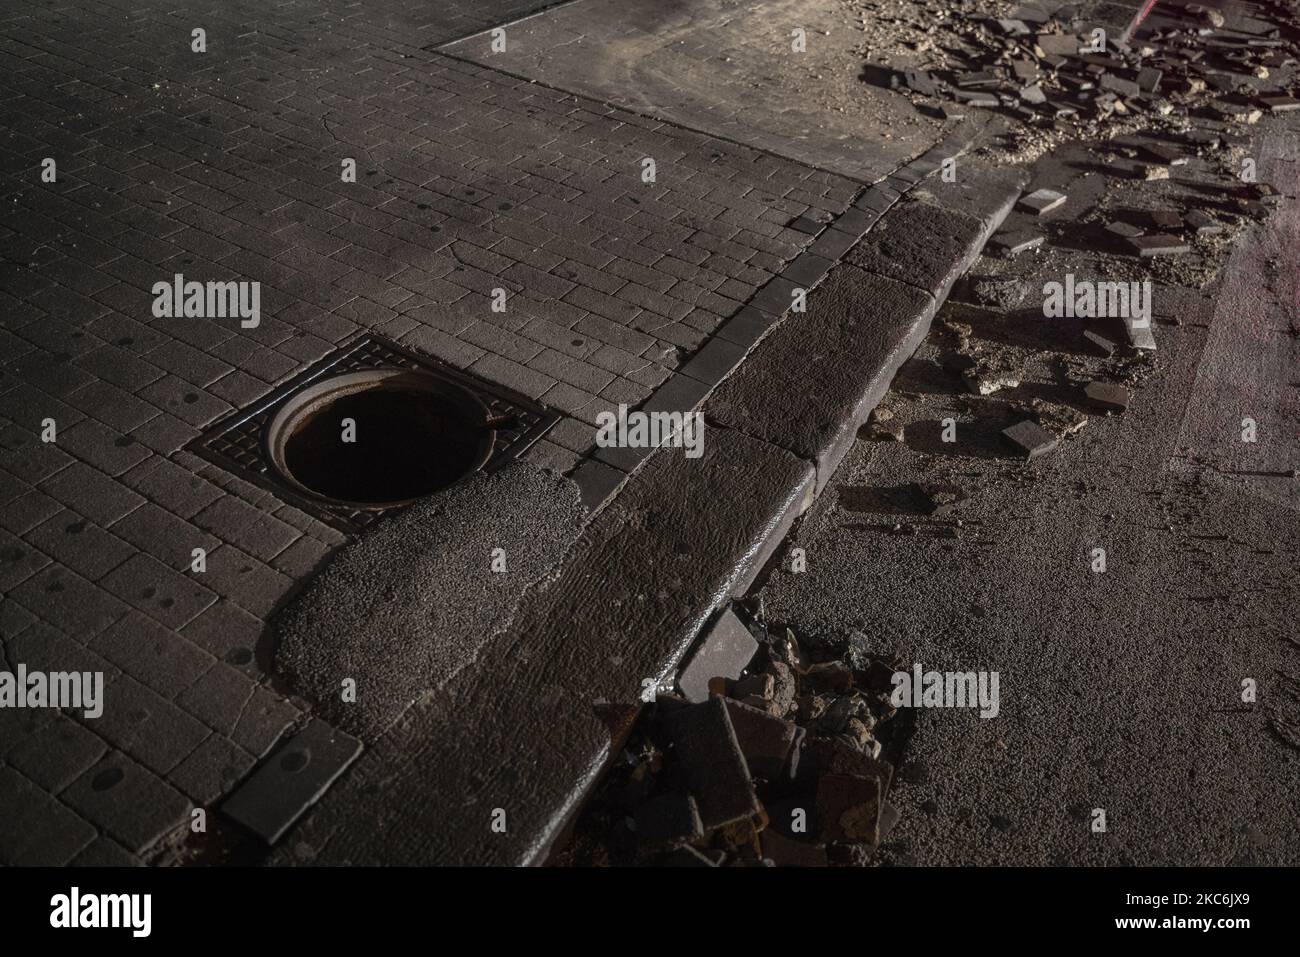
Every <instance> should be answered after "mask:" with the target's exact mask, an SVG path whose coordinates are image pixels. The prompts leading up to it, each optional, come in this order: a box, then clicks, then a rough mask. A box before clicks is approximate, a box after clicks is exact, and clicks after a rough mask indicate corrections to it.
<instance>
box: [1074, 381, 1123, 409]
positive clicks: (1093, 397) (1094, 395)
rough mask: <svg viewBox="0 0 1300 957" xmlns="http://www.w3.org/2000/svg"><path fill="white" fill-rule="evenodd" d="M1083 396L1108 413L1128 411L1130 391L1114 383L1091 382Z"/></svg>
mask: <svg viewBox="0 0 1300 957" xmlns="http://www.w3.org/2000/svg"><path fill="white" fill-rule="evenodd" d="M1083 394H1084V395H1085V396H1087V399H1088V401H1089V402H1090V403H1092V404H1093V405H1094V406H1096V407H1097V408H1098V409H1102V410H1104V411H1106V412H1124V411H1126V410H1127V409H1128V404H1129V398H1130V396H1129V391H1128V389H1126V388H1124V387H1123V386H1122V385H1116V384H1115V383H1113V382H1089V383H1088V385H1087V387H1085V388H1084V390H1083Z"/></svg>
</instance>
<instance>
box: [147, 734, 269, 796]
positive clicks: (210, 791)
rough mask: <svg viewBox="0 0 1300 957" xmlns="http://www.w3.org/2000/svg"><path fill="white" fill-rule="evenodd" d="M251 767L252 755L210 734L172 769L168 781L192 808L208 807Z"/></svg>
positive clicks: (218, 736)
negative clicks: (205, 805)
mask: <svg viewBox="0 0 1300 957" xmlns="http://www.w3.org/2000/svg"><path fill="white" fill-rule="evenodd" d="M252 766H253V756H252V755H251V754H249V753H248V752H247V751H245V750H243V749H242V748H240V747H239V746H237V745H236V744H234V743H233V742H231V741H229V740H227V739H226V738H223V737H222V736H221V735H218V734H213V735H209V736H208V738H207V740H205V741H204V742H203V743H202V744H200V745H199V746H198V747H197V748H195V749H194V753H193V754H191V755H190V756H189V757H188V758H186V759H185V760H184V761H182V762H181V763H180V764H179V765H177V766H176V767H175V768H173V769H172V772H171V774H169V775H168V776H167V780H168V782H169V783H170V784H171V785H172V786H173V787H175V788H176V789H177V790H179V791H180V792H181V793H182V794H185V795H186V796H187V797H189V799H190V800H191V801H193V802H194V803H195V804H209V803H211V802H213V801H215V800H216V799H217V798H219V797H220V796H221V795H223V794H226V793H227V792H229V791H230V790H231V789H232V788H234V787H235V785H236V784H238V783H239V781H240V779H241V778H242V777H243V776H244V775H245V774H247V773H248V771H249V769H250V768H252Z"/></svg>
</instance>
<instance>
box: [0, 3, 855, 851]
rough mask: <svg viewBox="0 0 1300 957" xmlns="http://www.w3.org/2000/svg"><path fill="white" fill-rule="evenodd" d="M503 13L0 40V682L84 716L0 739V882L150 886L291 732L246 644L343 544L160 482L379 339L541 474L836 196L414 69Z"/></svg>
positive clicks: (35, 12)
mask: <svg viewBox="0 0 1300 957" xmlns="http://www.w3.org/2000/svg"><path fill="white" fill-rule="evenodd" d="M533 6H535V4H529V3H520V2H509V0H507V2H489V3H470V2H457V3H446V2H444V3H438V4H431V3H416V2H413V0H385V2H383V3H380V4H366V5H364V6H361V5H355V4H347V3H342V2H325V3H314V4H308V3H285V4H276V5H273V6H267V5H265V4H257V3H251V2H232V3H228V4H222V5H220V6H219V7H209V6H206V5H198V4H195V5H193V8H192V9H190V8H189V7H190V5H188V4H186V3H181V4H163V3H161V2H156V0H148V2H130V3H127V2H125V0H123V2H120V3H107V2H89V3H83V4H80V5H78V7H77V9H76V10H73V9H71V8H67V7H15V8H13V9H10V10H8V11H6V12H5V13H4V14H2V15H0V60H3V64H2V67H0V88H2V89H3V104H4V105H3V107H2V108H0V109H3V112H4V119H3V122H0V169H2V170H3V179H2V180H0V198H2V199H3V216H2V218H0V249H2V250H3V259H4V265H3V273H2V275H3V280H2V282H0V359H2V365H0V591H2V592H3V601H2V602H0V637H2V638H3V666H4V667H5V668H8V669H12V668H14V667H16V666H17V665H18V664H19V663H23V664H25V665H26V666H27V667H28V668H29V669H45V670H69V669H78V670H85V671H102V672H104V673H105V675H106V678H107V689H106V696H107V698H108V700H109V702H110V707H109V708H107V709H106V710H105V713H104V716H103V717H102V718H99V719H90V720H87V719H83V718H82V717H81V716H80V713H79V712H78V713H72V712H67V713H57V712H50V711H48V710H39V711H34V710H11V709H4V710H0V757H2V758H3V765H0V818H3V820H4V821H5V822H6V823H5V824H4V825H3V827H0V863H6V864H29V863H42V864H60V863H65V862H70V861H71V862H76V863H119V862H122V863H125V862H129V861H132V860H136V859H138V858H139V857H141V856H148V854H149V853H150V852H151V849H155V848H156V845H157V844H158V842H159V840H160V839H161V838H163V837H164V836H165V835H167V834H168V833H170V832H172V831H173V830H174V829H175V828H177V827H178V826H179V825H181V824H182V823H183V822H185V821H186V820H187V819H188V817H189V814H190V810H191V808H192V807H198V806H202V807H213V806H215V805H216V803H217V802H218V801H219V800H220V799H221V798H222V796H223V795H225V794H228V793H229V792H230V791H231V790H232V788H233V787H234V786H236V785H237V784H238V782H240V781H241V780H242V779H244V778H245V776H246V775H247V774H248V773H249V772H250V770H251V769H252V768H253V767H254V766H255V765H256V764H257V762H258V761H259V760H260V759H262V758H263V757H264V756H265V755H267V754H268V752H270V751H271V750H272V749H273V748H274V747H275V746H276V745H277V742H280V741H281V740H282V739H283V736H284V735H285V733H286V732H288V731H291V730H294V729H297V728H300V727H302V726H304V725H305V724H306V721H307V718H308V715H307V714H306V713H305V712H304V710H303V708H302V706H301V703H300V702H299V703H296V702H294V701H291V700H289V699H287V698H285V697H284V696H283V695H282V694H281V693H279V692H278V691H277V689H276V688H275V686H274V684H273V683H272V681H271V677H270V675H269V674H268V665H269V649H268V648H266V647H265V643H264V637H263V629H264V623H265V621H266V619H267V617H268V616H269V614H270V613H271V612H272V610H273V609H275V608H276V607H277V606H278V605H279V604H281V603H282V602H283V601H284V599H285V597H286V596H287V595H289V594H290V593H291V592H292V590H293V589H294V587H295V586H296V585H298V584H300V583H302V582H303V581H304V580H306V579H307V578H308V577H309V576H310V575H311V574H312V573H313V571H314V570H315V569H316V568H317V567H318V566H319V565H320V563H321V562H322V560H324V559H325V558H326V557H327V556H328V554H329V553H330V551H331V549H333V548H334V547H336V546H337V545H339V544H340V543H341V542H342V541H343V536H342V535H341V534H340V533H338V532H337V531H335V530H334V529H333V528H331V527H329V526H327V525H324V524H322V523H321V522H319V521H317V520H316V519H315V518H312V517H311V516H309V515H307V514H305V513H303V512H301V511H299V510H298V509H296V508H294V507H292V506H290V505H287V504H285V503H283V502H281V501H280V500H279V499H277V498H276V497H275V496H274V495H272V494H270V493H269V492H266V491H264V490H262V489H260V488H256V487H253V486H251V485H249V484H247V483H245V482H242V481H240V480H238V479H235V478H233V477H232V476H230V475H228V474H226V473H224V472H222V471H221V470H219V469H217V468H215V467H214V466H212V465H209V464H207V463H206V462H204V461H202V460H200V459H199V458H197V457H196V456H194V455H192V454H190V453H188V452H186V451H185V450H184V447H185V446H186V444H187V443H189V442H190V441H191V440H193V439H194V438H195V437H197V436H198V435H199V434H200V432H201V431H202V429H203V428H204V427H205V426H207V425H209V424H210V423H212V422H214V421H215V420H217V419H219V418H220V417H222V416H224V415H226V414H227V413H229V412H231V411H232V410H234V409H237V408H241V407H243V406H246V405H247V404H249V403H250V402H252V401H254V400H256V399H257V398H259V397H260V396H263V395H265V394H266V393H268V392H269V391H271V390H272V389H273V388H274V387H275V386H276V385H277V384H279V383H282V382H284V381H285V380H287V379H289V378H291V377H292V376H294V375H296V374H298V373H299V372H301V371H302V370H304V369H305V368H307V367H308V366H309V365H310V364H311V363H313V362H315V361H316V360H318V359H320V358H322V357H323V356H325V355H327V354H329V353H330V352H332V351H333V350H335V349H336V348H337V346H338V345H340V344H342V343H345V342H347V341H349V340H351V339H353V338H355V337H356V336H357V335H359V334H361V333H365V332H374V333H378V334H381V335H384V336H387V337H389V338H391V339H394V340H397V341H399V342H401V343H403V344H405V345H407V346H410V347H412V348H414V349H417V350H419V351H422V352H426V353H428V354H430V355H433V356H436V357H438V358H440V359H442V360H444V361H446V362H448V363H450V364H452V365H454V366H457V367H459V368H462V369H468V370H470V371H471V372H474V373H477V374H479V375H481V376H482V377H484V378H486V379H489V380H491V381H493V382H496V383H499V384H502V385H505V386H508V387H510V388H512V389H515V390H517V391H519V392H522V393H524V394H526V395H528V396H530V397H532V398H535V399H538V400H540V401H541V402H542V403H544V404H546V405H548V406H550V407H552V408H554V409H556V410H558V411H560V412H563V413H565V416H566V417H565V418H564V419H563V420H562V421H561V422H560V423H559V424H558V425H557V426H556V427H555V428H553V429H552V430H551V432H550V433H549V434H548V436H547V437H546V438H545V439H544V440H542V441H541V442H539V443H538V445H537V446H535V447H534V449H533V451H532V453H531V454H532V456H533V459H534V461H537V462H539V463H541V464H544V465H547V466H550V467H552V468H555V469H557V470H561V471H568V470H571V469H573V468H574V467H575V466H576V465H577V464H578V463H579V462H580V461H581V460H582V458H583V457H584V456H585V455H586V454H588V453H589V452H590V451H591V446H592V439H593V437H594V432H593V429H592V427H591V423H592V422H593V421H594V419H595V415H596V413H597V411H599V410H601V409H604V408H610V407H612V406H615V405H617V404H619V403H628V404H629V405H637V404H638V403H641V402H643V401H644V400H646V398H647V397H648V396H650V395H651V393H652V392H653V391H654V390H655V389H656V388H657V387H659V386H661V385H663V384H664V383H666V382H667V381H669V380H670V378H671V377H672V376H673V375H674V373H675V370H676V369H677V368H678V367H679V366H680V365H681V364H682V363H683V362H684V361H685V360H686V359H688V358H689V357H690V356H691V355H692V353H694V352H695V351H696V350H697V349H698V348H699V347H700V346H701V345H702V344H703V343H705V342H706V340H708V338H709V336H710V334H711V333H712V332H713V331H714V330H716V329H717V328H718V327H719V325H720V324H722V323H723V322H724V320H726V319H727V318H729V317H731V316H733V315H734V314H736V313H737V312H738V311H739V310H740V309H741V307H742V306H743V305H744V304H745V303H746V302H747V301H749V300H750V299H751V298H752V297H753V296H754V294H755V293H756V292H757V291H758V290H759V289H760V288H762V287H763V286H764V285H765V284H767V283H768V282H769V280H771V279H772V278H773V277H774V276H776V275H777V274H779V273H780V272H781V270H782V269H783V268H784V267H785V266H786V265H787V264H788V263H790V262H791V260H793V259H794V258H795V257H796V255H797V254H799V253H800V251H801V250H802V249H803V248H804V247H806V246H807V245H808V244H809V243H810V242H811V235H810V234H809V232H808V231H807V230H806V228H804V229H801V228H796V227H795V226H793V225H792V224H793V223H796V222H799V221H801V220H802V221H803V222H804V223H807V222H825V221H826V220H828V219H830V218H831V217H833V216H834V215H836V214H838V213H840V212H842V211H843V210H844V209H846V208H847V207H848V205H849V203H850V202H851V200H852V199H853V197H854V195H855V193H856V192H857V190H858V186H857V184H855V183H852V182H849V181H847V180H844V179H842V178H840V177H838V176H835V175H832V174H830V173H825V172H821V171H818V170H816V169H813V168H811V167H808V166H805V165H802V164H800V163H797V162H793V161H790V160H786V159H781V158H778V157H776V156H773V155H771V154H769V153H766V152H763V151H760V150H756V149H751V148H748V147H745V146H741V145H736V144H734V143H730V142H723V141H720V140H714V139H711V138H709V137H707V136H705V135H702V134H699V133H695V132H690V131H686V130H683V129H681V128H679V127H676V126H673V125H671V124H668V123H664V122H660V121H658V120H654V119H648V118H646V117H643V116H638V115H635V114H632V113H628V112H624V111H621V110H618V109H615V108H613V107H610V106H606V105H604V104H602V103H600V102H597V101H593V100H589V99H584V98H581V97H576V96H573V95H570V94H567V93H565V92H562V91H558V90H554V89H550V88H547V87H544V86H540V85H537V84H531V83H529V82H527V81H524V80H519V79H516V78H513V77H511V76H509V75H506V74H503V73H499V72H496V71H494V70H492V69H489V68H485V67H483V66H479V65H474V64H471V63H466V62H463V61H461V60H457V59H453V58H449V57H446V56H444V55H442V54H439V53H437V52H433V51H431V50H430V49H426V48H428V47H431V46H436V45H438V44H442V43H446V42H448V41H450V40H453V39H456V38H457V37H460V36H465V35H468V34H469V33H471V32H474V31H477V30H480V29H483V28H484V27H486V26H489V25H491V24H493V23H501V22H506V21H508V20H510V19H512V18H513V17H516V16H518V15H520V14H521V13H524V12H526V11H527V10H528V9H529V8H530V7H533ZM376 8H378V9H376ZM195 29H202V30H203V31H204V39H205V42H206V52H195V51H194V50H193V49H192V44H193V43H194V42H195V40H194V35H193V31H194V30H195ZM646 157H653V158H654V159H655V161H656V166H657V176H656V182H655V183H653V184H649V183H645V182H643V181H642V178H641V171H642V160H643V159H644V158H646ZM47 158H48V159H52V160H53V161H54V163H55V167H54V168H55V170H56V178H55V180H54V181H53V182H46V181H43V178H42V172H43V170H44V169H45V168H46V166H47V164H45V163H44V161H45V160H46V159H47ZM346 158H354V159H355V160H356V163H357V177H356V182H355V183H352V182H343V181H342V179H341V175H340V170H341V164H342V161H343V160H344V159H346ZM177 273H180V274H183V275H184V276H185V277H186V278H189V279H198V280H214V281H227V280H240V281H256V282H259V283H261V312H262V318H261V321H260V323H259V324H258V326H257V327H256V328H247V329H245V328H241V327H240V324H239V322H238V321H237V320H194V319H189V320H186V319H158V318H154V316H153V314H152V312H151V309H150V306H151V302H152V295H151V292H150V290H151V287H152V286H153V284H154V283H156V282H158V281H160V280H166V281H170V280H171V278H172V276H173V275H174V274H177ZM498 288H501V289H505V290H506V294H507V308H506V311H505V312H493V311H492V309H491V301H492V294H493V290H495V289H498ZM47 420H53V422H54V424H55V428H56V436H57V437H56V439H55V441H52V442H45V441H41V434H42V431H43V429H44V423H46V421H47ZM200 548H201V549H203V550H204V551H205V553H206V571H205V572H203V573H201V574H198V573H194V572H192V571H191V563H192V561H193V556H194V550H195V549H200Z"/></svg>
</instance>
